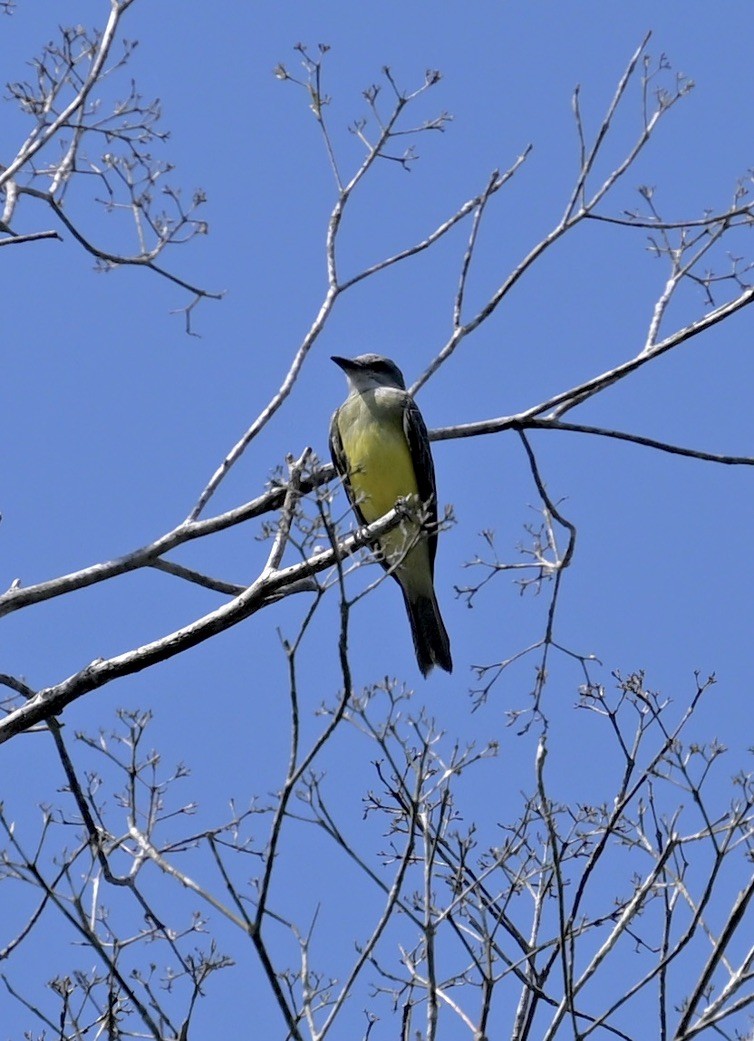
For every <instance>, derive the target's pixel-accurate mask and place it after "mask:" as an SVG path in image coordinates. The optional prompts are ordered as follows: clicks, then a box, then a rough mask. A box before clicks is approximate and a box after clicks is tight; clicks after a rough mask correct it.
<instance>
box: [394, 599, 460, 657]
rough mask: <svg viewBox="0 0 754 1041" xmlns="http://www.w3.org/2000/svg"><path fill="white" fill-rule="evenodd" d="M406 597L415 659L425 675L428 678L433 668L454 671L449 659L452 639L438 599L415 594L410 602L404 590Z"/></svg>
mask: <svg viewBox="0 0 754 1041" xmlns="http://www.w3.org/2000/svg"><path fill="white" fill-rule="evenodd" d="M403 598H404V600H405V601H406V611H407V613H408V619H409V622H410V623H411V635H412V636H413V638H414V650H415V651H416V660H417V662H418V664H419V668H420V669H421V672H422V675H423V676H426V675H427V673H428V672H430V670H431V669H432V667H433V666H434V665H439V666H440V668H441V669H445V671H446V672H452V671H453V659H452V658H451V656H450V640H449V639H448V633H447V631H446V629H445V625H444V624H443V620H442V616H441V615H440V608H439V606H438V604H437V600H436V598H435V597H434V596H431V597H429V596H416V595H414V596H413V597H412V598H411V599H409V597H408V595H407V594H406V592H405V590H403Z"/></svg>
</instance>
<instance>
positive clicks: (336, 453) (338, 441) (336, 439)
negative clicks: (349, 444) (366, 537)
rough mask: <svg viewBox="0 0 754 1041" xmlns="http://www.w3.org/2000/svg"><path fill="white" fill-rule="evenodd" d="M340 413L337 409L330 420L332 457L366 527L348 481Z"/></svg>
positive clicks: (351, 501) (359, 517)
mask: <svg viewBox="0 0 754 1041" xmlns="http://www.w3.org/2000/svg"><path fill="white" fill-rule="evenodd" d="M339 413H340V409H336V410H335V412H334V413H333V417H332V419H331V420H330V456H331V458H332V462H333V466H334V467H335V469H336V471H337V472H338V474H339V475H340V478H341V479H342V481H343V487H344V488H345V491H346V495H347V496H348V501H349V502H350V504H351V506H352V507H353V511H354V513H355V514H356V516H357V518H358V521H359V523H360V524H363V525H364V526H366V524H367V522H366V520H365V519H364V516H363V514H362V512H361V510H360V509H359V504H358V503H357V502H356V496H355V495H354V494H353V488H352V487H351V482H350V481H349V480H348V460H347V458H346V453H345V452H344V450H343V439H342V438H341V436H340V426H339V425H338V415H339Z"/></svg>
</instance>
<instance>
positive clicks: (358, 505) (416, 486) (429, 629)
mask: <svg viewBox="0 0 754 1041" xmlns="http://www.w3.org/2000/svg"><path fill="white" fill-rule="evenodd" d="M332 360H333V361H334V362H335V364H336V365H339V366H340V368H341V369H343V371H344V372H345V374H346V378H347V379H348V397H347V398H346V400H345V402H344V403H343V404H342V405H341V406H340V408H339V409H338V410H337V411H336V412H335V414H334V415H333V417H332V421H331V423H330V452H331V453H332V459H333V463H334V464H335V469H336V470H337V471H338V473H339V474H340V475H341V476H342V477H343V484H344V485H345V489H346V494H347V495H348V499H349V501H350V503H351V505H352V506H353V508H354V511H355V513H356V516H357V517H358V518H359V520H360V521H361V523H362V524H371V523H372V522H373V521H376V520H379V518H380V517H383V516H384V515H385V514H386V513H388V512H389V511H390V510H392V509H393V507H394V506H395V504H396V501H397V500H398V499H401V498H404V497H406V496H409V495H414V496H416V497H417V498H418V500H419V502H420V503H421V506H422V508H423V510H424V513H425V517H426V520H425V523H424V524H420V523H419V522H418V521H417V520H413V519H406V520H403V521H401V523H400V524H399V525H398V526H397V527H396V528H393V529H392V531H389V532H388V533H387V535H383V536H382V538H380V539H379V540H378V543H377V546H376V548H377V550H378V553H379V560H380V563H381V564H382V566H383V567H384V568H385V570H386V571H388V572H389V573H390V574H391V575H392V576H393V578H394V579H395V580H396V581H397V582H398V585H399V586H400V587H401V591H402V593H403V599H404V601H405V604H406V611H407V612H408V620H409V622H410V623H411V635H412V636H413V638H414V649H415V651H416V660H417V662H418V664H419V668H420V669H421V671H422V674H423V675H424V676H426V675H427V673H428V672H429V671H430V669H431V668H432V667H433V665H439V666H440V668H441V669H445V671H446V672H451V671H452V669H453V661H452V659H451V657H450V640H449V639H448V634H447V632H446V631H445V626H444V625H443V621H442V617H441V616H440V608H439V607H438V604H437V597H436V596H435V590H434V581H433V580H434V569H435V552H436V550H437V489H436V487H435V468H434V465H433V463H432V454H431V452H430V448H429V436H428V434H427V428H426V426H425V424H424V420H423V419H422V416H421V413H420V412H419V409H418V408H417V407H416V405H415V404H414V400H413V398H412V397H411V395H410V394H409V393H408V392H407V390H406V384H405V381H404V379H403V375H402V373H401V370H400V369H399V368H398V366H397V365H396V364H395V362H393V361H391V360H390V359H389V358H383V357H381V355H379V354H361V355H359V357H358V358H338V357H333V359H332ZM425 528H426V530H424V529H425Z"/></svg>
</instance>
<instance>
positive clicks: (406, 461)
mask: <svg viewBox="0 0 754 1041" xmlns="http://www.w3.org/2000/svg"><path fill="white" fill-rule="evenodd" d="M344 448H345V450H346V455H347V457H348V469H349V481H350V484H351V488H352V490H353V494H354V496H355V498H356V501H357V503H358V505H359V509H360V510H361V512H362V514H363V516H364V519H365V520H366V521H367V523H369V524H371V523H372V521H375V520H377V519H378V518H379V517H382V516H384V514H386V513H387V512H388V510H392V508H393V506H395V502H396V499H399V498H401V497H402V496H406V495H412V494H413V495H417V494H418V491H419V489H418V487H417V484H416V477H415V475H414V464H413V462H412V460H411V455H410V453H409V450H408V444H407V443H406V438H405V436H404V433H403V429H402V428H399V429H397V430H396V429H392V430H386V428H385V426H384V424H377V423H368V424H361V425H360V427H359V429H358V430H355V431H354V432H353V436H351V437H349V438H348V441H347V444H344Z"/></svg>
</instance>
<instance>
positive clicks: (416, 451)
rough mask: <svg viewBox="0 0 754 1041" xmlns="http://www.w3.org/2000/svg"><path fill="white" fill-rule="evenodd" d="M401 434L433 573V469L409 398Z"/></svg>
mask: <svg viewBox="0 0 754 1041" xmlns="http://www.w3.org/2000/svg"><path fill="white" fill-rule="evenodd" d="M403 432H404V433H405V435H406V440H407V441H408V447H409V451H410V452H411V458H412V459H413V461H414V473H415V475H416V484H417V486H418V488H419V498H420V499H421V501H422V503H423V505H424V506H425V507H426V510H427V548H428V549H429V566H430V568H431V570H432V572H433V573H434V566H435V553H436V552H437V486H436V484H435V466H434V463H433V462H432V452H431V450H430V447H429V434H428V433H427V425H426V423H425V422H424V420H423V418H422V414H421V412H420V411H419V409H418V408H417V407H416V404H415V403H414V400H413V398H411V397H407V399H406V406H405V408H404V411H403Z"/></svg>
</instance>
